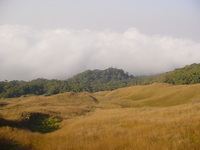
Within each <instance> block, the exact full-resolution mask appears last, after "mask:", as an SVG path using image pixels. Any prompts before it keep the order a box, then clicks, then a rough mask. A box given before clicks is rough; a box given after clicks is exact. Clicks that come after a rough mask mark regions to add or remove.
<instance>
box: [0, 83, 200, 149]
mask: <svg viewBox="0 0 200 150" xmlns="http://www.w3.org/2000/svg"><path fill="white" fill-rule="evenodd" d="M199 91H200V85H199V84H196V85H184V86H181V85H178V86H172V85H168V84H153V85H149V86H135V87H129V88H122V89H118V90H115V91H111V92H105V93H104V92H98V93H94V94H90V93H77V94H76V93H65V94H59V95H54V96H49V97H45V96H36V97H26V98H19V99H12V100H9V101H6V100H2V101H4V102H5V101H6V102H7V105H6V106H4V107H1V108H0V114H1V115H0V117H1V118H4V119H6V120H13V121H14V120H19V119H20V117H19V114H21V113H22V112H25V111H28V112H40V113H42V112H43V113H44V112H45V113H46V114H49V115H50V116H51V117H52V118H54V117H61V118H62V119H63V120H62V122H61V123H60V124H57V125H59V128H58V129H57V130H55V131H54V132H51V133H46V134H43V133H38V132H32V131H30V130H26V129H21V128H18V127H11V126H5V125H2V126H1V127H0V139H1V137H2V139H8V143H9V142H10V143H11V146H12V145H13V143H12V141H13V142H14V145H15V144H16V146H19V147H22V148H27V147H28V148H29V149H34V150H65V149H67V150H77V149H81V150H94V149H95V150H102V149H103V150H104V149H105V150H134V149H135V150H138V149H152V150H171V149H173V150H191V149H194V150H195V149H196V150H198V149H199V147H200V117H199V116H200V102H199V101H198V100H200V92H199ZM93 98H95V100H94V99H93ZM134 98H135V99H134ZM81 99H83V103H81ZM97 100H98V103H97V102H96V101H97ZM73 101H74V103H73ZM52 122H53V123H52ZM43 123H44V124H48V125H49V124H50V126H51V125H52V126H54V125H55V124H56V123H57V122H56V121H55V122H54V121H53V120H48V119H47V120H46V121H44V122H43ZM9 140H10V141H9ZM8 145H9V144H8Z"/></svg>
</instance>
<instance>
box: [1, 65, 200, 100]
mask: <svg viewBox="0 0 200 150" xmlns="http://www.w3.org/2000/svg"><path fill="white" fill-rule="evenodd" d="M155 82H161V83H170V84H175V85H177V84H196V83H200V64H196V63H195V64H191V65H187V66H185V67H183V68H177V69H175V70H173V71H170V72H166V73H162V74H158V75H152V76H133V75H129V74H128V73H125V72H124V71H123V70H122V69H117V68H108V69H105V70H97V69H96V70H87V71H84V72H82V73H80V74H77V75H75V76H73V77H72V78H69V79H67V80H56V79H52V80H48V79H43V78H38V79H34V80H31V81H18V80H13V81H1V82H0V98H14V97H20V96H28V95H46V96H50V95H54V94H58V93H64V92H83V91H87V92H97V91H110V90H115V89H118V88H122V87H127V86H133V85H147V84H152V83H155Z"/></svg>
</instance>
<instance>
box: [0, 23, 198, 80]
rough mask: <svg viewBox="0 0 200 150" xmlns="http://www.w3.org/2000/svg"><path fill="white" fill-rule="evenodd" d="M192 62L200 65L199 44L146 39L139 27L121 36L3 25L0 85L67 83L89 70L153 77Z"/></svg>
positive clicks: (169, 38) (171, 38) (86, 31)
mask: <svg viewBox="0 0 200 150" xmlns="http://www.w3.org/2000/svg"><path fill="white" fill-rule="evenodd" d="M191 63H200V43H197V42H194V41H191V40H189V39H177V38H173V37H169V36H159V35H155V36H148V35H145V34H142V33H140V32H139V31H138V30H137V29H135V28H130V29H128V30H127V31H125V32H124V33H117V32H112V31H110V30H105V31H101V32H100V31H98V32H97V31H91V30H73V29H68V28H63V29H55V30H36V29H33V28H31V27H25V26H19V25H3V26H0V70H1V74H0V80H5V79H7V80H14V79H17V80H31V79H34V78H38V77H44V78H48V79H52V78H57V79H67V78H69V77H71V76H73V75H75V74H77V73H80V72H82V71H84V70H86V69H105V68H108V67H117V68H121V69H124V70H125V71H127V72H129V73H130V74H133V75H143V74H155V73H161V72H165V71H169V70H172V69H174V68H176V67H182V66H184V65H187V64H191Z"/></svg>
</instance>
